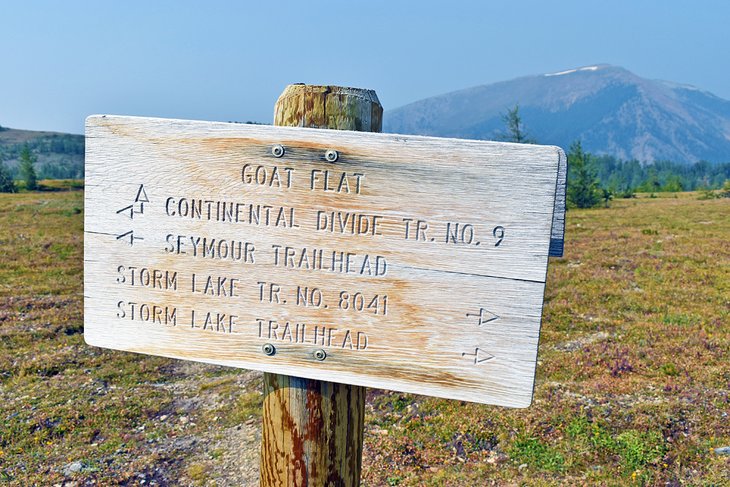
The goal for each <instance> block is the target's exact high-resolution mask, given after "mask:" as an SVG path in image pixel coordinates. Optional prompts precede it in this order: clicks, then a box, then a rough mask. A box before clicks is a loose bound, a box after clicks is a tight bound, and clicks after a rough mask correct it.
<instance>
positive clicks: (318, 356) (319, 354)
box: [314, 349, 327, 362]
mask: <svg viewBox="0 0 730 487" xmlns="http://www.w3.org/2000/svg"><path fill="white" fill-rule="evenodd" d="M326 358H327V352H325V351H324V350H322V349H319V350H315V351H314V359H315V360H319V361H320V362H321V361H322V360H324V359H326Z"/></svg>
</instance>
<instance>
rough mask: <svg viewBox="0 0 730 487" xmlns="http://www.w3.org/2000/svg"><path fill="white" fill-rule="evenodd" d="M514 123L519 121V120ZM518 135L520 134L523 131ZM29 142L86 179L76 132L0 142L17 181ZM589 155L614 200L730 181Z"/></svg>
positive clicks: (729, 166)
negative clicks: (23, 154)
mask: <svg viewBox="0 0 730 487" xmlns="http://www.w3.org/2000/svg"><path fill="white" fill-rule="evenodd" d="M515 115H517V114H516V113H515ZM517 116H518V115H517ZM249 123H250V122H249ZM516 123H517V124H520V123H521V121H520V120H519V118H518V119H517V120H516ZM519 129H520V126H519V125H517V127H516V129H515V130H518V131H519ZM2 130H7V129H4V128H3V127H0V131H2ZM517 133H518V135H519V132H517ZM509 138H512V137H509ZM503 140H504V139H503ZM25 144H27V145H28V148H29V149H30V150H31V152H32V153H33V154H34V155H36V156H37V158H38V162H37V163H36V172H37V174H38V178H39V179H82V178H83V177H84V137H83V136H80V135H72V134H49V135H44V136H41V137H36V138H32V139H30V140H28V141H27V142H19V143H13V144H8V143H6V144H4V145H3V144H0V163H4V164H5V166H6V168H7V169H8V170H9V172H10V175H11V176H12V177H13V178H15V179H19V178H20V175H19V174H18V158H19V157H20V152H21V150H22V149H23V147H24V145H25ZM565 149H566V150H567V149H568V148H567V147H566V148H565ZM587 156H588V157H587V166H588V169H589V170H590V171H591V172H593V173H594V174H595V177H596V179H597V181H598V185H599V187H600V188H602V189H606V190H608V191H610V192H611V193H612V194H614V195H616V196H621V195H630V194H632V193H634V192H648V193H653V192H662V191H695V190H701V189H717V188H720V187H722V185H723V183H724V182H725V181H727V180H730V162H726V163H711V162H706V161H700V162H698V163H695V164H686V163H679V162H671V161H656V162H653V163H648V164H642V163H640V162H638V161H635V160H633V161H623V160H620V159H617V158H615V157H613V156H608V155H591V154H587Z"/></svg>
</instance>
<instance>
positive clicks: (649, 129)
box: [384, 65, 730, 163]
mask: <svg viewBox="0 0 730 487" xmlns="http://www.w3.org/2000/svg"><path fill="white" fill-rule="evenodd" d="M517 104H519V108H520V115H521V116H522V121H523V122H524V124H525V128H526V130H527V132H528V133H529V135H530V136H531V137H533V138H535V139H537V141H538V142H540V143H544V144H556V145H559V146H562V147H566V148H567V147H568V146H570V144H571V143H572V142H573V141H575V140H581V141H582V143H583V147H584V149H586V150H588V151H589V152H592V153H595V154H606V155H612V156H615V157H618V158H621V159H636V160H639V161H642V162H650V161H654V160H673V161H677V162H685V163H694V162H697V161H699V160H706V161H710V162H727V161H730V101H727V100H724V99H722V98H719V97H717V96H715V95H713V94H711V93H709V92H706V91H702V90H700V89H698V88H695V87H692V86H688V85H680V84H677V83H671V82H666V81H656V80H649V79H645V78H641V77H639V76H637V75H635V74H633V73H631V72H629V71H627V70H625V69H623V68H620V67H617V66H610V65H598V66H589V67H583V68H579V69H572V70H568V71H563V72H558V73H548V74H542V75H537V76H525V77H521V78H517V79H514V80H511V81H504V82H499V83H494V84H490V85H484V86H477V87H474V88H469V89H465V90H461V91H455V92H452V93H447V94H444V95H440V96H435V97H433V98H427V99H424V100H420V101H417V102H415V103H411V104H409V105H406V106H404V107H401V108H396V109H394V110H390V111H387V112H386V113H385V115H384V131H386V132H394V133H405V134H420V135H435V136H444V137H463V138H476V139H497V138H499V135H500V132H501V131H502V130H504V121H503V119H502V114H504V113H506V112H507V110H508V109H510V108H512V107H514V106H515V105H517Z"/></svg>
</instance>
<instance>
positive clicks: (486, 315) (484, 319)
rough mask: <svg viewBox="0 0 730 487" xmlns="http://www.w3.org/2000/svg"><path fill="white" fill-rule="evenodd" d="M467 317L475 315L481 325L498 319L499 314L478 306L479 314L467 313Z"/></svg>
mask: <svg viewBox="0 0 730 487" xmlns="http://www.w3.org/2000/svg"><path fill="white" fill-rule="evenodd" d="M466 316H467V317H472V316H474V317H477V318H478V323H477V324H478V325H479V326H482V325H483V324H485V323H489V322H490V321H494V320H498V319H499V316H498V315H496V314H494V313H492V312H491V311H489V310H488V309H485V308H479V314H477V313H467V314H466Z"/></svg>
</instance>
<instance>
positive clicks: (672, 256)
mask: <svg viewBox="0 0 730 487" xmlns="http://www.w3.org/2000/svg"><path fill="white" fill-rule="evenodd" d="M42 184H43V185H45V184H47V183H46V182H42ZM62 186H63V185H62ZM69 186H70V184H67V185H66V188H63V189H69ZM701 196H702V194H701V193H678V194H677V193H675V194H671V195H661V194H660V195H659V197H656V198H649V197H648V195H639V197H638V198H634V199H616V200H614V202H613V204H612V207H611V208H608V209H605V208H596V209H588V210H571V211H569V212H568V221H567V232H566V253H565V257H564V258H561V259H553V260H551V264H550V269H549V277H548V283H547V288H546V303H545V308H544V313H543V326H542V333H541V342H540V353H539V364H538V368H537V370H538V376H537V385H536V388H535V396H534V403H533V405H532V406H531V407H530V408H527V409H521V410H511V409H504V408H498V407H490V406H483V405H477V404H471V403H464V402H459V401H447V400H441V399H435V398H430V397H422V396H414V395H410V394H403V393H397V392H388V391H380V390H370V391H369V393H368V406H367V412H366V437H365V452H364V457H363V464H364V467H363V484H364V485H369V486H382V485H391V486H392V485H398V486H421V485H432V486H443V485H446V486H449V485H451V486H463V485H490V484H493V485H680V484H684V485H707V486H710V485H728V483H730V456H727V455H721V454H718V453H715V449H716V448H719V447H723V446H730V421H729V420H728V416H727V415H728V411H730V392H729V389H730V364H728V360H727V359H728V350H729V349H730V327H728V324H729V323H730V246H728V245H727V242H728V241H730V200H728V199H725V198H707V199H701ZM83 213H84V210H83V192H82V191H78V190H69V191H55V192H22V193H17V194H0V228H1V229H2V232H0V483H5V484H7V485H18V486H26V485H54V484H61V485H63V483H64V482H75V483H76V485H80V486H81V485H92V484H93V485H119V484H121V485H141V484H144V485H168V484H182V485H236V484H242V485H250V484H251V483H253V484H255V481H253V482H252V481H250V478H249V481H246V480H243V479H244V478H245V477H241V476H240V475H243V474H241V471H242V470H241V468H242V467H241V466H240V465H239V466H236V465H235V461H234V463H233V464H231V463H230V462H231V461H232V460H231V458H233V459H234V460H235V459H236V458H237V457H242V458H244V460H243V461H244V462H248V463H250V464H252V465H253V467H252V468H253V469H255V466H256V452H257V450H258V439H257V437H256V434H257V433H256V429H257V428H256V425H257V424H258V422H259V419H258V416H259V415H260V411H261V407H260V405H261V394H260V390H261V386H260V376H259V375H258V374H256V373H252V372H247V371H239V370H234V369H226V368H222V367H213V366H204V365H198V364H194V363H191V362H182V361H174V360H167V359H162V358H156V357H149V356H141V355H136V354H131V353H123V352H115V351H111V350H102V349H98V348H94V347H89V346H87V345H85V343H84V341H83V334H82V332H83V296H82V294H83V290H82V273H83V265H82V255H83V233H82V230H83ZM231 438H235V441H234V442H231V441H230V439H231ZM251 475H253V477H252V478H255V471H254V472H253V473H252V474H251ZM212 479H218V483H217V484H216V482H215V481H213V480H212ZM226 479H228V480H226Z"/></svg>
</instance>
